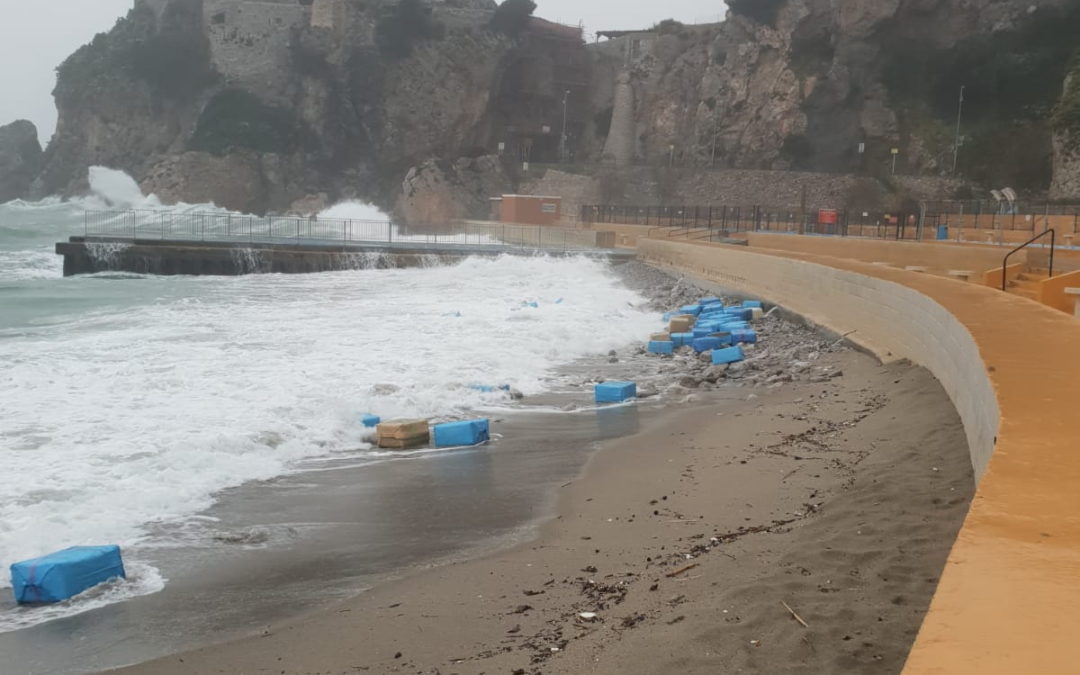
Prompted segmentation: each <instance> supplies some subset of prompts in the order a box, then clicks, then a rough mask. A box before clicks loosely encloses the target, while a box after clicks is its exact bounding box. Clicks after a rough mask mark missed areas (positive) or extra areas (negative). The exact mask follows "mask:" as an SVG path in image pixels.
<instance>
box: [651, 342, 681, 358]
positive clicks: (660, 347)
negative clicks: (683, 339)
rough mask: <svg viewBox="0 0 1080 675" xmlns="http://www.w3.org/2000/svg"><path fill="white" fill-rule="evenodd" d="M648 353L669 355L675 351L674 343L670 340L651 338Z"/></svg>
mask: <svg viewBox="0 0 1080 675" xmlns="http://www.w3.org/2000/svg"><path fill="white" fill-rule="evenodd" d="M649 353H650V354H660V355H662V356H671V355H672V354H674V353H675V343H674V342H671V341H670V340H653V341H652V342H650V343H649Z"/></svg>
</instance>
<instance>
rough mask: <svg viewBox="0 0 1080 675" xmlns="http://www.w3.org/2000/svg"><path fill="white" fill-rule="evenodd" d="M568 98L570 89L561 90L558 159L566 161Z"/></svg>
mask: <svg viewBox="0 0 1080 675" xmlns="http://www.w3.org/2000/svg"><path fill="white" fill-rule="evenodd" d="M569 99H570V90H569V89H567V90H566V91H565V92H563V97H562V137H561V138H560V139H559V161H561V162H565V161H566V103H567V101H568V100H569Z"/></svg>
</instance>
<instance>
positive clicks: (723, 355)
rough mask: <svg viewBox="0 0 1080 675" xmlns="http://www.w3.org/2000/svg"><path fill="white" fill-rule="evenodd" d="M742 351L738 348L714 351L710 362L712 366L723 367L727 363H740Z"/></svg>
mask: <svg viewBox="0 0 1080 675" xmlns="http://www.w3.org/2000/svg"><path fill="white" fill-rule="evenodd" d="M743 358H745V357H744V356H743V350H742V349H741V348H739V347H728V348H727V349H714V350H713V353H712V362H713V365H714V366H723V365H726V364H729V363H738V362H739V361H742V360H743Z"/></svg>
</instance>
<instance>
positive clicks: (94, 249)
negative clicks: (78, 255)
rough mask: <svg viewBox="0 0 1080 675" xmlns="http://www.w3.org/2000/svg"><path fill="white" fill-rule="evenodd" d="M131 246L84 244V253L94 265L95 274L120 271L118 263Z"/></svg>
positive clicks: (119, 243) (99, 243)
mask: <svg viewBox="0 0 1080 675" xmlns="http://www.w3.org/2000/svg"><path fill="white" fill-rule="evenodd" d="M130 248H131V244H127V243H124V242H86V253H87V255H89V256H90V260H91V261H92V262H93V263H94V271H95V272H110V271H115V270H119V269H120V262H121V259H122V258H123V256H124V253H126V252H127V251H128V249H130Z"/></svg>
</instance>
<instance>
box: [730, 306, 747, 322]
mask: <svg viewBox="0 0 1080 675" xmlns="http://www.w3.org/2000/svg"><path fill="white" fill-rule="evenodd" d="M724 313H725V314H727V315H728V316H729V317H732V318H735V319H739V320H741V321H749V320H750V319H752V318H754V310H752V309H750V308H749V307H728V308H727V309H725V310H724Z"/></svg>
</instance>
